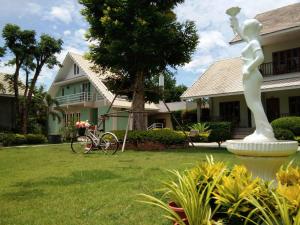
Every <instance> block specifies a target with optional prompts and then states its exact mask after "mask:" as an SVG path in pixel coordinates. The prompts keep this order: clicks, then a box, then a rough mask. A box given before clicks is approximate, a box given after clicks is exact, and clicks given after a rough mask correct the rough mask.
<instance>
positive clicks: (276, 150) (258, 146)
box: [226, 140, 298, 157]
mask: <svg viewBox="0 0 300 225" xmlns="http://www.w3.org/2000/svg"><path fill="white" fill-rule="evenodd" d="M226 144H227V150H228V151H230V152H232V153H234V154H235V155H240V156H256V157H267V156H269V157H282V156H290V155H292V154H294V153H296V152H297V150H298V142H297V141H270V142H246V141H244V140H229V141H226Z"/></svg>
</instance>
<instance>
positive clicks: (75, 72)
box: [74, 63, 79, 75]
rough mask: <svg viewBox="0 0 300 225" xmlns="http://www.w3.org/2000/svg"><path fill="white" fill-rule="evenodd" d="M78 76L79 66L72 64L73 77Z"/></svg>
mask: <svg viewBox="0 0 300 225" xmlns="http://www.w3.org/2000/svg"><path fill="white" fill-rule="evenodd" d="M77 74H79V66H77V64H76V63H74V75H77Z"/></svg>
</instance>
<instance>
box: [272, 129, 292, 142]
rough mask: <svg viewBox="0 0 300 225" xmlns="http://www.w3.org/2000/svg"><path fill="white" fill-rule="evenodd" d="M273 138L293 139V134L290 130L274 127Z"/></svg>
mask: <svg viewBox="0 0 300 225" xmlns="http://www.w3.org/2000/svg"><path fill="white" fill-rule="evenodd" d="M274 135H275V138H276V139H278V140H294V139H295V138H294V137H295V136H294V134H293V132H292V131H290V130H287V129H281V128H275V129H274Z"/></svg>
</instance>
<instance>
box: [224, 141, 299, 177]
mask: <svg viewBox="0 0 300 225" xmlns="http://www.w3.org/2000/svg"><path fill="white" fill-rule="evenodd" d="M226 144H227V150H228V151H230V152H232V153H234V154H235V155H237V159H238V161H239V162H241V164H243V165H245V166H246V168H247V169H248V170H249V171H250V172H251V173H252V175H253V176H254V177H260V178H262V179H264V180H269V181H270V180H274V179H275V178H276V172H277V171H278V170H279V168H280V166H282V165H283V164H284V163H285V162H287V161H288V159H289V157H288V156H291V155H293V154H295V153H296V152H297V150H298V142H297V141H274V142H260V143H259V142H258V143H256V142H246V141H244V140H229V141H227V142H226Z"/></svg>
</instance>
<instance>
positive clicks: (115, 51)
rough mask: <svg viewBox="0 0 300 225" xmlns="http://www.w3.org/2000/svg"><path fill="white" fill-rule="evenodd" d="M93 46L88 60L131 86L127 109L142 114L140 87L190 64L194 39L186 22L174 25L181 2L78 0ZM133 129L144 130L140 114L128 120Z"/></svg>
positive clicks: (180, 0) (191, 23) (194, 45)
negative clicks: (154, 77)
mask: <svg viewBox="0 0 300 225" xmlns="http://www.w3.org/2000/svg"><path fill="white" fill-rule="evenodd" d="M79 2H80V3H81V4H82V5H83V6H84V8H83V10H82V13H83V15H84V16H85V18H86V20H87V21H88V22H89V24H90V28H89V32H88V35H87V36H88V38H90V39H91V41H93V43H94V45H92V46H91V48H90V59H91V60H92V61H93V62H94V63H95V64H96V65H98V66H99V67H100V68H102V69H107V70H111V71H112V72H113V73H115V74H116V75H117V76H121V77H123V78H124V80H130V81H131V85H130V87H128V88H130V89H132V91H133V99H132V108H133V111H134V112H143V111H144V103H145V90H144V83H145V81H146V80H149V79H150V78H151V77H152V76H153V75H157V74H159V73H161V72H164V71H165V70H166V68H168V67H173V68H175V67H176V66H180V65H183V64H185V63H187V62H189V61H190V60H191V54H192V53H193V52H194V50H195V48H196V45H197V42H198V36H197V33H196V28H195V24H194V23H193V22H191V21H186V22H184V23H179V22H177V21H176V15H175V13H174V11H173V10H174V8H175V7H176V6H177V5H178V4H180V3H182V2H183V0H152V1H149V0H79ZM133 128H134V129H136V130H144V129H145V128H146V124H145V118H144V114H142V113H134V114H133Z"/></svg>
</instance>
